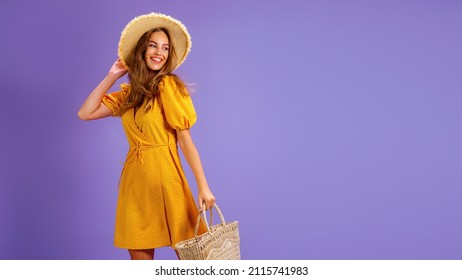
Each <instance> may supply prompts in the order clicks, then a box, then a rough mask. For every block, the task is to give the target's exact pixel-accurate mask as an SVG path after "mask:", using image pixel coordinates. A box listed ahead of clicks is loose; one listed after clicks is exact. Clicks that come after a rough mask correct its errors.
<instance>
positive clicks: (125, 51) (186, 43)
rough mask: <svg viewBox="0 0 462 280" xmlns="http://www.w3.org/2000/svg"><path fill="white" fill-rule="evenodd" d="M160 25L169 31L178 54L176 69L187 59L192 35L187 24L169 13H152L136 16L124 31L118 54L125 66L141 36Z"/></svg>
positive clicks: (171, 41) (171, 42)
mask: <svg viewBox="0 0 462 280" xmlns="http://www.w3.org/2000/svg"><path fill="white" fill-rule="evenodd" d="M158 27H163V28H165V29H167V30H168V32H169V35H170V44H172V45H173V46H174V49H175V53H176V56H177V61H176V62H175V67H174V69H176V68H178V66H180V65H181V64H182V63H183V62H184V61H185V60H186V57H187V56H188V54H189V52H190V51H191V36H190V35H189V32H188V30H187V29H186V26H184V25H183V24H182V23H181V22H180V21H178V20H176V19H174V18H172V17H170V16H168V15H164V14H160V13H150V14H146V15H141V16H138V17H136V18H134V19H133V20H132V21H130V22H129V23H128V24H127V26H126V27H125V28H124V30H123V31H122V34H121V36H120V41H119V49H118V54H119V58H120V59H121V60H122V62H123V63H124V64H125V66H127V67H128V65H127V63H126V60H127V58H128V56H129V55H130V53H131V52H132V51H133V50H134V48H135V47H136V44H137V43H138V40H139V39H140V38H141V36H142V35H143V34H144V33H146V32H147V31H149V30H151V29H154V28H158Z"/></svg>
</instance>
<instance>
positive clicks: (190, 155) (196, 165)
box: [177, 129, 215, 209]
mask: <svg viewBox="0 0 462 280" xmlns="http://www.w3.org/2000/svg"><path fill="white" fill-rule="evenodd" d="M177 136H178V145H179V146H180V148H181V151H182V152H183V155H184V157H185V159H186V161H187V162H188V164H189V166H190V167H191V170H192V172H193V173H194V177H195V178H196V182H197V188H198V191H199V195H198V198H199V207H200V208H201V209H202V207H203V203H205V208H206V209H210V208H212V206H213V204H214V203H215V197H214V196H213V193H212V192H211V191H210V188H209V185H208V184H207V179H206V178H205V174H204V169H203V168H202V163H201V159H200V157H199V152H198V151H197V148H196V146H195V145H194V142H193V139H192V137H191V133H190V131H189V129H184V130H177Z"/></svg>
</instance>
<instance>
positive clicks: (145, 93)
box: [115, 27, 188, 116]
mask: <svg viewBox="0 0 462 280" xmlns="http://www.w3.org/2000/svg"><path fill="white" fill-rule="evenodd" d="M159 31H160V32H164V33H165V35H166V36H167V38H168V41H169V51H168V58H167V61H166V62H165V64H164V66H163V67H162V68H161V69H160V70H158V71H153V70H151V69H149V68H148V66H147V65H146V62H145V57H144V56H145V53H146V50H147V48H148V45H149V39H150V38H151V35H152V33H154V32H159ZM177 61H178V58H177V55H176V52H175V46H174V45H173V44H172V41H171V40H170V34H169V33H168V30H167V29H166V28H163V27H159V28H154V29H151V30H149V31H147V32H146V33H144V34H143V36H141V38H140V39H139V40H138V43H137V44H136V47H135V49H134V50H133V51H132V52H131V53H130V55H129V56H128V57H127V59H126V63H127V66H128V79H129V81H130V92H129V93H128V96H127V97H126V98H125V100H124V101H123V103H122V104H121V106H120V107H119V109H118V110H117V111H116V113H115V114H116V115H118V116H121V115H122V114H123V113H124V112H126V111H127V110H128V109H130V108H132V107H137V106H140V105H141V104H142V103H143V101H144V99H145V98H149V99H151V98H154V97H155V95H157V94H158V93H159V83H160V81H162V79H163V78H164V77H165V76H166V75H171V76H173V77H174V80H175V83H176V84H177V88H178V89H180V90H181V92H182V93H183V94H188V93H187V90H186V87H185V85H184V83H183V81H182V80H181V79H180V78H179V77H178V76H176V75H175V74H172V73H171V72H172V71H173V70H174V69H175V66H176V63H177Z"/></svg>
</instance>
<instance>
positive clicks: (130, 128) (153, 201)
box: [102, 76, 206, 249]
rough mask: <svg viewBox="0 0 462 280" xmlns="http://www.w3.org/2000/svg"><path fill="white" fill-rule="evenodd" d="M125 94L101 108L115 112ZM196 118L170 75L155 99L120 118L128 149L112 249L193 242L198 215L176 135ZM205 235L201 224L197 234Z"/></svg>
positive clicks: (124, 87) (110, 97) (125, 90)
mask: <svg viewBox="0 0 462 280" xmlns="http://www.w3.org/2000/svg"><path fill="white" fill-rule="evenodd" d="M129 90H130V86H129V85H127V84H123V85H122V86H121V91H118V92H114V93H111V94H107V95H105V96H104V97H103V99H102V103H103V104H104V105H106V106H107V107H108V108H109V109H110V110H111V111H112V112H115V111H116V110H117V109H118V108H119V106H120V105H121V103H122V101H123V99H124V98H125V97H126V96H127V94H128V92H129ZM196 118H197V117H196V112H195V110H194V106H193V103H192V100H191V97H190V96H189V95H183V94H181V93H180V91H179V90H178V89H177V87H176V84H175V81H174V78H173V77H171V76H166V77H165V78H164V79H163V80H162V81H161V84H160V93H159V94H158V95H157V96H156V97H155V98H153V99H152V100H145V101H144V103H143V105H142V106H141V107H140V109H138V110H137V111H136V113H135V110H134V109H133V108H131V109H129V110H127V111H126V112H125V113H124V114H123V115H122V116H121V119H122V125H123V128H124V130H125V134H126V136H127V139H128V143H129V145H130V149H129V151H128V154H127V157H126V161H125V164H124V168H123V170H122V174H121V177H120V182H119V194H118V200H117V210H116V224H115V234H114V246H116V247H119V248H127V249H149V248H158V247H163V246H174V245H175V244H176V243H178V242H180V241H183V240H186V239H189V238H192V237H194V227H195V225H196V219H197V215H198V214H199V212H198V209H197V206H196V203H195V200H194V197H193V195H192V193H191V190H190V189H189V186H188V182H187V181H186V177H185V175H184V171H183V168H182V165H181V161H180V157H179V154H178V148H177V137H176V130H181V129H188V128H190V127H191V126H193V125H194V123H195V122H196ZM205 231H206V229H205V226H203V225H201V229H200V233H204V232H205Z"/></svg>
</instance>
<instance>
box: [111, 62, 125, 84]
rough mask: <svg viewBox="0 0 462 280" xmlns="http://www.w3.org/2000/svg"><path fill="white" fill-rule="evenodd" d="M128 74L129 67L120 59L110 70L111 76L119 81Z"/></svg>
mask: <svg viewBox="0 0 462 280" xmlns="http://www.w3.org/2000/svg"><path fill="white" fill-rule="evenodd" d="M125 74H127V67H125V65H124V64H123V63H122V60H121V59H120V58H119V59H117V60H116V62H114V64H113V65H112V67H111V69H110V70H109V75H113V76H114V77H115V78H116V79H119V78H121V77H123V76H124V75H125Z"/></svg>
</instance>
